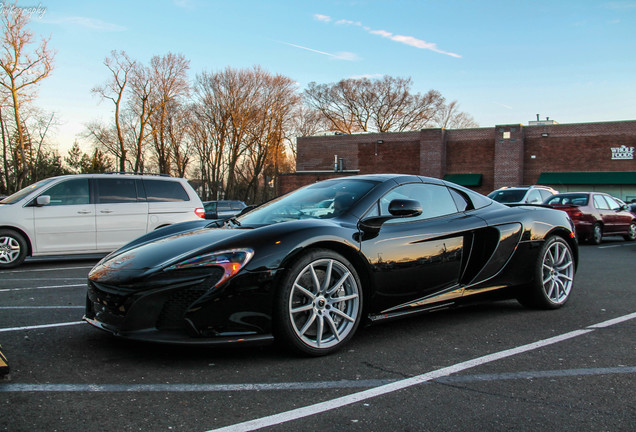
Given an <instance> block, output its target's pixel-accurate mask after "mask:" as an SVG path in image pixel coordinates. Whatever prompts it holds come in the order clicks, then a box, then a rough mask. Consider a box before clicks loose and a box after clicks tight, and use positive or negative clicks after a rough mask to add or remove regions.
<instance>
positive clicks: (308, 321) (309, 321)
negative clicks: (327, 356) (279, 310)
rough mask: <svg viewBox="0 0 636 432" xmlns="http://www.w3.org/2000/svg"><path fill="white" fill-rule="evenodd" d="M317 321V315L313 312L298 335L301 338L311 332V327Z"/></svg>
mask: <svg viewBox="0 0 636 432" xmlns="http://www.w3.org/2000/svg"><path fill="white" fill-rule="evenodd" d="M315 320H316V313H314V312H312V314H311V316H310V317H309V319H308V320H307V322H306V323H305V325H304V326H303V328H302V329H300V330H299V331H298V333H299V334H300V335H301V336H302V335H304V334H305V333H307V330H309V327H311V325H312V324H313V323H314V321H315Z"/></svg>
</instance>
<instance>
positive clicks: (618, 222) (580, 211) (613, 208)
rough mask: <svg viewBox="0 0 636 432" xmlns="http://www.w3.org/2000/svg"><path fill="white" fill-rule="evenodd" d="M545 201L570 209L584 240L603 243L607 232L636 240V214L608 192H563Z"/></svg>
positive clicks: (565, 209) (571, 216) (558, 207)
mask: <svg viewBox="0 0 636 432" xmlns="http://www.w3.org/2000/svg"><path fill="white" fill-rule="evenodd" d="M545 204H546V205H549V206H550V207H552V208H555V209H559V210H563V211H565V212H567V213H568V214H569V215H570V218H571V219H572V221H573V222H574V226H575V227H576V234H577V236H578V238H579V239H580V240H582V241H584V240H587V241H589V242H590V243H593V244H600V243H601V241H602V240H603V236H604V235H621V236H623V238H624V239H625V240H627V241H634V240H636V216H634V214H632V213H631V212H630V211H629V210H628V209H627V206H625V204H622V203H620V202H618V201H617V200H616V199H614V197H612V196H611V195H608V194H606V193H602V192H568V193H562V194H558V195H554V196H553V197H551V198H549V199H548V200H546V202H545Z"/></svg>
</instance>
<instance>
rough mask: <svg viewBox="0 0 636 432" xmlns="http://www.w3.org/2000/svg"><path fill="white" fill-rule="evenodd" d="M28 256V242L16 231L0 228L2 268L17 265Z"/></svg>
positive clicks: (0, 260)
mask: <svg viewBox="0 0 636 432" xmlns="http://www.w3.org/2000/svg"><path fill="white" fill-rule="evenodd" d="M26 256H27V242H26V240H25V238H24V236H23V235H22V234H20V233H18V232H16V231H13V230H8V229H3V230H0V269H6V268H12V267H17V266H19V265H20V264H22V263H23V262H24V260H25V259H26Z"/></svg>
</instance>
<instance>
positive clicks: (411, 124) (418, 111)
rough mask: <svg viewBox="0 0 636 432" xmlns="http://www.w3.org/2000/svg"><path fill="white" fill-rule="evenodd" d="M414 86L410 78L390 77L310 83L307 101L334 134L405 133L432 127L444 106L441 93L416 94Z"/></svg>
mask: <svg viewBox="0 0 636 432" xmlns="http://www.w3.org/2000/svg"><path fill="white" fill-rule="evenodd" d="M411 86H412V82H411V79H410V78H394V77H390V76H384V77H382V78H380V79H375V80H371V79H368V78H360V79H353V78H351V79H346V80H342V81H340V82H338V83H332V84H316V83H310V84H309V87H308V88H307V89H306V90H305V101H306V103H307V104H308V105H309V106H310V107H312V108H314V109H316V110H318V111H319V112H320V113H321V114H322V116H323V118H324V119H325V121H327V122H328V124H329V125H330V128H331V129H332V130H334V131H338V132H343V133H354V132H403V131H407V130H416V129H421V128H424V127H428V126H430V125H431V124H433V119H434V117H435V115H436V113H437V111H438V110H439V109H440V108H441V106H442V105H443V103H444V98H443V97H442V95H441V94H440V93H439V92H437V91H435V90H430V91H429V92H427V93H425V94H420V93H413V92H412V91H411Z"/></svg>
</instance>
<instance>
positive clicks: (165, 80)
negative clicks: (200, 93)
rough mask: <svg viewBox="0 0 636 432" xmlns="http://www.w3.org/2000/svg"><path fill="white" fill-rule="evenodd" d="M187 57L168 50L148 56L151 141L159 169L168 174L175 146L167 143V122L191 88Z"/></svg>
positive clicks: (168, 141)
mask: <svg viewBox="0 0 636 432" xmlns="http://www.w3.org/2000/svg"><path fill="white" fill-rule="evenodd" d="M189 68H190V61H189V60H187V59H186V58H185V56H183V55H182V54H173V53H168V54H166V55H165V56H155V57H153V58H152V59H151V60H150V74H151V81H152V86H153V91H152V92H151V93H150V97H151V100H150V105H151V107H152V110H153V113H152V116H151V117H150V124H151V126H152V141H153V145H154V151H155V157H156V159H157V165H158V167H159V172H160V173H164V174H170V172H171V163H172V159H173V157H174V149H173V148H172V147H171V146H170V140H169V132H168V124H169V117H170V113H171V112H176V111H175V110H177V107H178V106H179V105H181V104H182V103H184V101H183V99H184V98H186V97H187V96H188V94H189V91H190V84H189V82H188V77H187V73H188V69H189Z"/></svg>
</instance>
